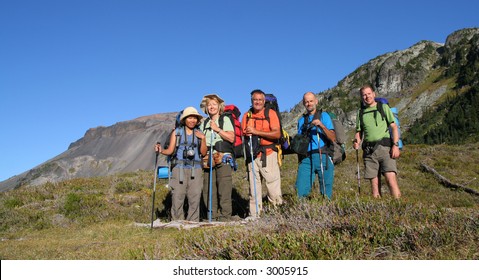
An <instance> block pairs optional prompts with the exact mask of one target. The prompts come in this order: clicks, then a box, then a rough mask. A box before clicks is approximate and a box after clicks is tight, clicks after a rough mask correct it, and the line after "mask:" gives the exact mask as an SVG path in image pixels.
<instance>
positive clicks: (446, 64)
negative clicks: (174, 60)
mask: <svg viewBox="0 0 479 280" xmlns="http://www.w3.org/2000/svg"><path fill="white" fill-rule="evenodd" d="M474 48H475V49H478V48H479V28H469V29H463V30H459V31H456V32H454V33H452V34H451V35H449V36H448V37H447V39H446V43H445V44H444V45H443V44H440V43H435V42H430V41H422V42H419V43H417V44H415V45H414V46H412V47H410V48H408V49H406V50H401V51H395V52H392V53H387V54H384V55H380V56H378V57H376V58H373V59H371V60H370V61H369V62H367V63H365V64H364V65H362V66H360V67H359V68H358V69H356V70H355V71H354V72H353V73H351V74H349V75H348V76H346V77H345V78H344V79H343V80H341V81H339V82H338V85H337V86H336V87H334V88H332V89H329V90H326V91H324V92H321V93H318V98H319V101H320V105H321V107H322V108H323V109H325V110H330V111H333V112H334V113H336V115H337V116H338V118H339V119H340V120H341V121H342V122H343V124H344V126H345V128H346V129H347V130H348V133H349V134H350V135H351V136H352V134H353V133H354V132H353V128H354V126H355V123H356V112H357V108H358V106H359V96H358V90H359V88H360V87H361V86H362V85H363V84H365V83H371V84H373V85H374V86H375V87H376V88H377V93H378V95H380V96H382V97H386V98H388V99H389V100H390V102H391V104H392V105H394V106H396V107H397V108H398V110H399V114H400V115H401V125H402V130H403V132H404V131H407V129H408V127H409V126H410V125H412V124H414V122H415V121H417V120H419V119H420V118H421V116H422V114H423V112H424V111H425V110H426V109H428V108H431V107H434V106H436V105H437V104H438V102H440V101H441V99H442V98H443V97H444V96H445V95H447V94H448V93H451V92H453V91H454V86H455V78H454V76H453V75H450V76H448V75H445V74H444V73H447V72H451V73H454V72H453V71H452V70H451V69H454V68H457V67H461V66H463V65H465V64H466V63H467V59H468V53H469V50H470V49H474ZM303 112H304V108H303V105H302V104H301V103H298V104H297V105H296V106H294V107H293V109H292V110H291V111H290V112H284V113H283V126H284V128H285V129H286V130H288V132H289V133H290V135H294V134H296V122H297V120H298V118H299V117H300V116H301V114H302V113H303ZM175 115H176V113H166V114H157V115H152V116H145V117H141V118H137V119H135V120H131V121H126V122H120V123H117V124H115V125H113V126H110V127H97V128H92V129H89V130H88V131H87V132H86V133H85V136H84V137H83V138H81V139H79V140H78V141H76V142H74V143H72V144H71V145H70V147H69V148H68V150H67V151H65V152H64V153H62V154H60V155H58V156H57V157H55V158H53V159H51V160H49V161H47V162H45V163H44V164H41V165H39V166H37V167H35V168H33V169H31V170H29V171H27V172H24V173H22V174H20V175H17V176H15V177H13V178H10V179H8V180H6V181H4V182H0V191H4V190H8V189H12V188H16V187H19V186H23V185H39V184H42V183H45V182H48V181H50V182H56V181H60V180H64V179H69V178H75V177H92V176H104V175H109V174H114V173H120V172H129V171H135V170H138V169H146V170H152V169H153V164H154V153H153V150H152V147H153V144H154V143H155V142H156V141H158V140H159V139H162V138H164V136H165V134H166V133H167V132H168V130H169V129H171V128H172V127H173V121H174V118H175ZM160 163H161V164H165V163H164V157H160Z"/></svg>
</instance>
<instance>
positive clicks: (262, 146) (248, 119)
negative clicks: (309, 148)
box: [241, 89, 283, 218]
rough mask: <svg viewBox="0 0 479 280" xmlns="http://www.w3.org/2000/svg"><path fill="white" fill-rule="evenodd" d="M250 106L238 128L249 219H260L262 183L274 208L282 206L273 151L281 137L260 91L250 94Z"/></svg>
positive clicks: (276, 123)
mask: <svg viewBox="0 0 479 280" xmlns="http://www.w3.org/2000/svg"><path fill="white" fill-rule="evenodd" d="M251 104H252V106H251V110H250V111H248V113H246V114H245V115H243V120H242V122H241V128H242V129H243V134H244V135H245V143H244V144H245V146H246V155H245V157H246V162H247V163H248V174H249V176H248V180H249V183H250V192H249V194H250V195H249V198H250V203H249V215H250V217H251V218H259V216H260V214H261V211H262V208H263V204H262V198H263V195H262V187H261V179H263V178H264V180H265V183H266V188H267V190H268V200H269V201H270V202H271V203H272V204H273V205H274V206H276V205H280V204H282V203H283V199H282V194H281V174H280V171H279V164H278V149H277V147H276V142H277V140H278V139H279V138H280V137H281V129H280V127H281V126H280V123H279V118H278V115H277V114H276V112H275V111H274V110H271V109H268V108H265V93H264V92H263V91H261V90H259V89H255V90H253V91H252V92H251ZM266 110H268V112H266ZM251 146H252V147H253V149H252V150H253V151H251V149H250V147H251ZM251 155H253V156H251Z"/></svg>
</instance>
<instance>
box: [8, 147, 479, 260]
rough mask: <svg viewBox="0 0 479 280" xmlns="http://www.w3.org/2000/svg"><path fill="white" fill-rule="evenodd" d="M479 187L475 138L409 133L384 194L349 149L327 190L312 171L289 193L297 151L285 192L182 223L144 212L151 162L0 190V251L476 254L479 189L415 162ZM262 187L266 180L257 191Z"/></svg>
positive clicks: (239, 196)
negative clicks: (310, 180)
mask: <svg viewBox="0 0 479 280" xmlns="http://www.w3.org/2000/svg"><path fill="white" fill-rule="evenodd" d="M420 163H425V164H428V165H429V166H432V167H434V168H435V169H436V170H437V171H438V172H439V173H441V174H442V175H443V176H445V177H446V178H448V179H449V180H451V181H453V182H455V183H457V184H461V185H465V186H467V187H469V188H471V189H475V190H477V191H479V181H478V180H477V179H476V178H477V177H478V176H479V174H478V173H479V144H468V145H461V146H447V145H437V146H424V145H409V146H406V147H405V149H404V150H403V152H402V156H401V158H400V159H399V161H398V167H399V174H398V179H399V186H400V189H401V192H402V198H401V199H400V200H395V199H393V198H392V197H391V196H390V195H389V192H388V189H387V186H386V184H385V181H384V179H383V180H382V181H383V186H382V190H383V197H382V198H381V199H373V198H372V197H370V187H369V182H367V181H365V180H364V179H361V181H360V191H361V193H360V194H359V193H358V180H357V173H356V170H357V165H356V154H355V152H354V151H349V152H348V157H347V159H346V161H344V162H343V163H341V164H340V165H337V166H336V167H335V168H336V170H335V173H336V175H335V183H334V188H333V199H332V200H331V201H328V200H326V199H324V198H323V197H321V195H320V194H319V192H318V184H317V182H316V184H315V186H314V188H313V193H312V194H311V196H310V197H308V198H306V199H298V198H297V197H296V193H295V188H294V183H295V179H296V169H297V159H296V156H295V155H287V156H285V157H284V160H283V165H282V167H281V180H282V189H283V196H284V199H285V204H284V205H282V206H281V207H277V208H273V207H270V205H269V204H268V203H267V202H265V203H266V205H265V208H266V210H265V214H264V216H263V217H262V218H261V219H259V220H257V221H254V222H248V223H243V224H240V225H238V224H235V225H232V224H225V225H224V226H217V227H200V228H194V229H190V230H178V229H174V228H154V229H153V230H151V229H150V228H149V227H138V226H134V223H144V224H149V222H150V218H151V209H152V205H151V202H152V193H153V171H138V172H133V173H127V174H119V175H115V176H108V177H98V178H88V179H86V178H78V179H71V180H67V181H63V182H58V183H47V184H44V185H41V186H35V187H25V188H20V189H15V190H12V191H8V192H4V193H0V216H1V221H0V238H1V242H0V258H1V259H3V260H16V259H36V260H38V259H41V260H43V259H48V260H50V259H55V260H63V259H71V260H88V259H114V260H124V259H125V260H137V259H221V260H231V259H233V260H243V259H247V260H266V259H272V260H295V259H308V260H311V259H321V260H329V259H333V260H344V259H348V260H358V259H364V260H379V259H393V260H403V259H404V260H411V259H413V260H431V259H448V260H450V259H453V260H463V259H470V260H477V259H479V249H478V248H479V211H478V210H479V197H478V196H475V195H472V194H469V193H466V192H463V191H460V190H457V189H450V188H446V187H444V186H442V185H441V184H440V183H439V182H438V181H437V180H436V179H435V178H434V176H432V175H431V174H428V173H424V172H423V171H422V170H421V168H420V166H419V164H420ZM360 169H361V171H362V169H363V166H362V164H360ZM167 183H168V182H167V180H165V179H160V180H158V181H157V186H156V205H155V208H156V211H155V213H156V215H157V217H159V218H160V219H161V220H162V221H163V222H166V221H168V208H169V204H170V201H169V199H171V198H170V197H169V190H168V188H166V187H165V186H166V185H167ZM233 184H234V186H233V187H234V192H233V208H234V212H235V214H238V215H239V216H240V217H243V218H244V217H245V216H246V215H247V206H248V183H247V181H246V171H245V168H244V164H243V161H242V160H241V159H240V160H239V170H237V171H236V172H235V173H234V175H233ZM263 193H266V189H264V192H263Z"/></svg>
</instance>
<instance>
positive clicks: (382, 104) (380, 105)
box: [376, 101, 391, 126]
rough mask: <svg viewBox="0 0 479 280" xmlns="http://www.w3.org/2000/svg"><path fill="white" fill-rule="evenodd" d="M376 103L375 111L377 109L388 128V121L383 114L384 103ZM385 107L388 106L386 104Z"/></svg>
mask: <svg viewBox="0 0 479 280" xmlns="http://www.w3.org/2000/svg"><path fill="white" fill-rule="evenodd" d="M376 102H377V103H378V105H377V109H378V112H379V114H381V117H382V120H386V122H387V124H388V126H389V125H390V124H391V123H390V122H389V121H388V119H387V117H386V112H384V104H386V103H383V102H381V101H376ZM386 105H388V104H386ZM388 106H389V105H388Z"/></svg>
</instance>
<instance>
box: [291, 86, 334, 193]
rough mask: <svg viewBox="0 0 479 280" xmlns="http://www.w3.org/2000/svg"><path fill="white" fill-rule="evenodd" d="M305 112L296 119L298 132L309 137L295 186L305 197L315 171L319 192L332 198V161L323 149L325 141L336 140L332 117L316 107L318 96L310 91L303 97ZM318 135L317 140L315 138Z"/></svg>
mask: <svg viewBox="0 0 479 280" xmlns="http://www.w3.org/2000/svg"><path fill="white" fill-rule="evenodd" d="M303 105H304V107H305V108H306V113H305V114H304V115H303V116H302V117H301V118H300V119H299V120H298V133H306V134H307V135H308V136H309V147H308V155H307V156H306V157H300V158H299V166H298V175H297V178H296V189H297V191H298V196H299V197H304V196H308V195H309V194H310V193H311V188H312V185H313V183H314V180H315V177H316V174H318V179H319V190H320V192H321V194H322V195H326V196H327V197H328V199H331V197H332V195H333V182H334V163H333V161H332V159H331V157H330V156H329V154H328V151H327V149H326V146H327V142H328V141H336V133H335V132H334V126H333V122H332V120H331V117H330V116H329V114H328V113H326V112H320V111H319V110H318V109H317V106H318V99H317V98H316V96H315V95H314V93H312V92H307V93H305V94H304V96H303ZM318 136H319V139H318Z"/></svg>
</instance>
